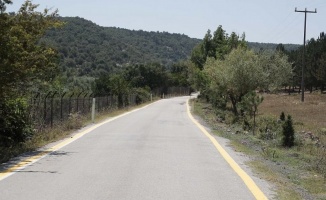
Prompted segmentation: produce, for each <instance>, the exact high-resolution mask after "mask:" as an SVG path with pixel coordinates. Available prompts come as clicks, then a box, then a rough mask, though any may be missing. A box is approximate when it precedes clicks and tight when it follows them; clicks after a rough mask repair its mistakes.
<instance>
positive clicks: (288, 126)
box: [282, 115, 294, 147]
mask: <svg viewBox="0 0 326 200" xmlns="http://www.w3.org/2000/svg"><path fill="white" fill-rule="evenodd" d="M282 145H283V146H284V147H292V146H294V128H293V122H292V117H291V115H288V118H287V120H286V121H285V122H284V124H283V140H282Z"/></svg>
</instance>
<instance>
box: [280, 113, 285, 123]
mask: <svg viewBox="0 0 326 200" xmlns="http://www.w3.org/2000/svg"><path fill="white" fill-rule="evenodd" d="M280 120H281V121H283V122H284V121H285V114H284V112H282V113H281V115H280Z"/></svg>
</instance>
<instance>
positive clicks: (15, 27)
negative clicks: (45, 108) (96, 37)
mask: <svg viewBox="0 0 326 200" xmlns="http://www.w3.org/2000/svg"><path fill="white" fill-rule="evenodd" d="M11 2H12V1H11V0H0V27H1V29H0V47H1V48H0V80H1V82H0V127H1V128H0V146H5V147H12V146H15V145H18V144H20V143H22V142H24V141H25V140H26V138H28V137H29V136H31V134H32V133H33V131H32V126H31V124H30V121H29V118H28V117H29V116H28V105H27V93H28V92H29V89H30V88H31V86H34V87H35V86H39V85H45V84H46V83H47V82H50V81H51V80H52V79H53V78H54V77H55V76H56V75H57V71H56V69H57V67H56V66H57V65H56V61H57V54H56V51H55V50H54V49H52V48H49V47H47V46H45V45H44V44H40V43H39V40H40V38H41V37H42V36H43V35H44V33H45V32H46V31H47V30H48V29H49V28H53V27H58V26H60V25H61V23H60V22H58V21H57V19H56V17H57V11H55V12H53V13H49V10H44V12H42V13H41V12H36V11H35V9H36V8H37V5H34V4H32V3H31V1H26V2H25V3H24V4H23V5H22V6H21V8H20V9H19V11H18V13H16V14H15V13H10V14H8V13H6V12H5V10H6V4H10V3H11Z"/></svg>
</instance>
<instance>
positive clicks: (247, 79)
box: [190, 26, 326, 199]
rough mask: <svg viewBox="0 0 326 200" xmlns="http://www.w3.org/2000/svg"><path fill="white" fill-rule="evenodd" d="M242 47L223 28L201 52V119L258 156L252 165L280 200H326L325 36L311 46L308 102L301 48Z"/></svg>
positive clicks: (197, 71)
mask: <svg viewBox="0 0 326 200" xmlns="http://www.w3.org/2000/svg"><path fill="white" fill-rule="evenodd" d="M243 41H244V35H243V36H242V37H239V36H237V35H235V34H234V33H231V34H230V35H228V34H226V33H225V31H224V30H223V29H222V27H221V26H220V27H218V28H217V30H216V31H215V32H214V33H213V34H211V32H210V31H208V32H207V34H206V35H205V37H204V39H203V42H202V43H200V44H199V45H198V46H197V47H195V48H194V50H193V53H192V57H191V60H192V62H193V66H192V68H191V69H192V71H191V74H190V80H191V83H192V84H193V87H194V88H196V89H198V90H199V91H200V95H199V98H198V100H194V101H195V113H196V114H198V115H199V116H201V117H202V118H203V119H204V120H205V121H206V122H207V123H208V125H209V126H210V127H212V129H213V130H214V132H215V133H217V134H218V135H220V136H223V137H226V138H229V139H230V140H231V144H233V146H234V147H235V149H236V150H237V151H241V152H244V153H247V154H249V155H252V160H251V161H250V162H249V163H248V164H249V165H251V166H252V167H253V168H255V169H256V170H257V173H258V174H259V176H261V177H262V178H264V179H266V180H269V181H271V182H272V183H274V185H275V186H276V192H277V197H276V198H277V199H325V198H326V192H325V191H326V173H325V172H326V171H325V166H326V162H325V161H326V159H325V158H326V134H325V127H326V126H325V117H324V113H325V100H326V96H325V94H323V92H324V84H325V83H326V79H325V77H324V71H325V69H326V68H325V65H324V58H323V57H324V56H323V55H324V54H325V52H326V38H325V36H324V34H323V33H321V35H320V37H319V38H318V39H317V40H314V39H312V40H311V41H310V42H309V44H308V46H310V48H312V46H311V45H312V44H313V45H314V47H318V48H319V51H308V60H309V61H308V62H307V63H308V66H307V71H306V73H307V76H305V78H306V80H305V82H306V83H307V85H306V86H307V90H306V91H307V92H308V91H309V92H310V93H309V94H308V93H306V101H305V102H301V101H300V95H299V94H298V93H299V92H300V91H301V90H302V88H300V87H298V86H300V81H301V80H300V76H301V71H300V69H301V62H300V60H299V59H298V58H299V57H300V55H301V53H300V51H301V48H299V49H298V50H295V51H292V52H287V51H286V50H285V49H284V47H283V45H281V44H280V45H279V46H278V47H277V49H276V50H275V51H259V52H253V51H251V50H250V49H248V48H247V46H246V45H245V43H244V42H243ZM308 49H309V47H308ZM310 59H311V60H310Z"/></svg>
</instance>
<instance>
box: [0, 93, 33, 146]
mask: <svg viewBox="0 0 326 200" xmlns="http://www.w3.org/2000/svg"><path fill="white" fill-rule="evenodd" d="M32 135H33V130H32V126H31V123H30V122H29V117H28V105H27V102H26V100H25V99H23V98H16V99H5V100H4V101H1V102H0V146H2V147H13V146H17V145H19V144H21V143H23V142H25V141H26V139H27V138H29V137H31V136H32Z"/></svg>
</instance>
